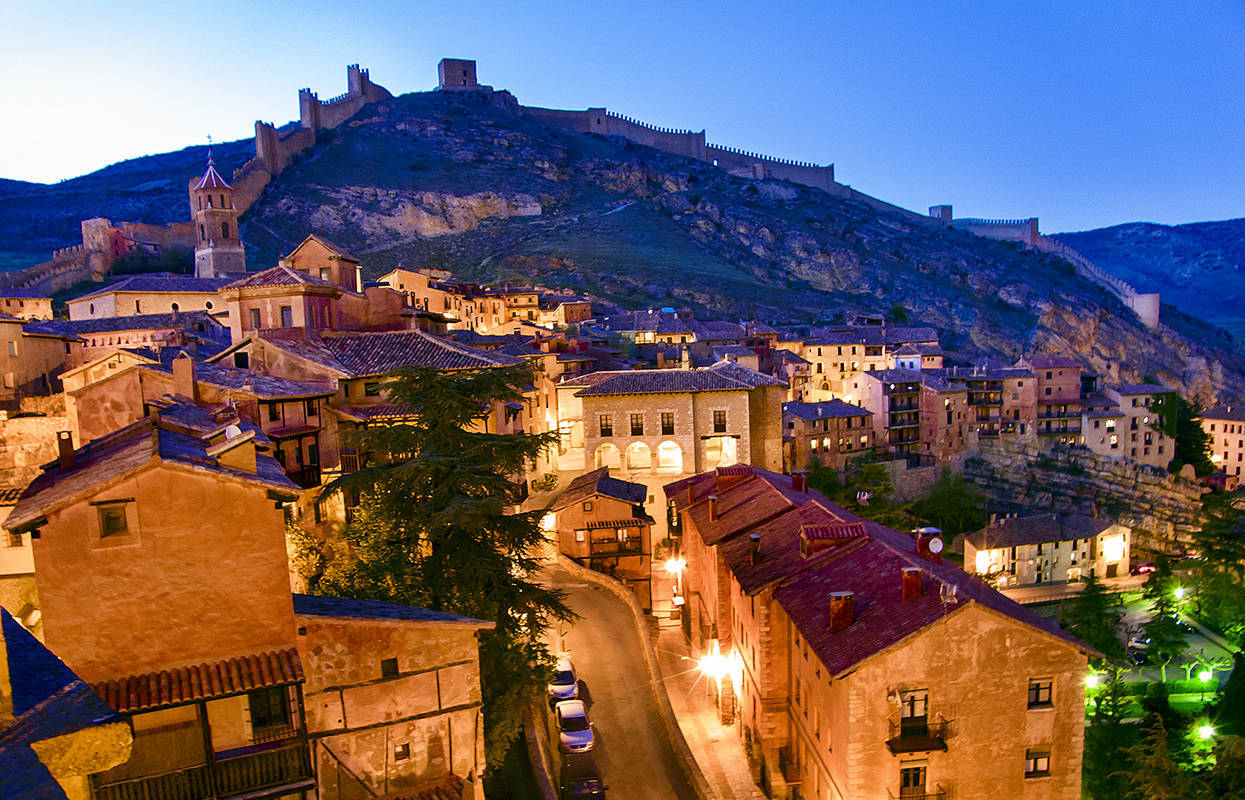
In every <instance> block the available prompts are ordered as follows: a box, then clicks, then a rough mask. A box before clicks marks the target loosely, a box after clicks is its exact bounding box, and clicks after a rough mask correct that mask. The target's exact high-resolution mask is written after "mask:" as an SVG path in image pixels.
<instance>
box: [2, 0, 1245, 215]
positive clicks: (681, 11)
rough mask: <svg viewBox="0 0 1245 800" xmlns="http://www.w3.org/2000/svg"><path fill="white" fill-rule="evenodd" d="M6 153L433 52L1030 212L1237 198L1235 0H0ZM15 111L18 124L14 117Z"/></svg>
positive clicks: (204, 123) (571, 97)
mask: <svg viewBox="0 0 1245 800" xmlns="http://www.w3.org/2000/svg"><path fill="white" fill-rule="evenodd" d="M3 17H4V24H3V25H0V52H4V53H5V59H4V64H3V66H0V85H3V86H4V87H5V90H4V92H3V95H0V97H2V98H3V99H2V100H0V108H3V111H4V117H5V120H6V123H7V124H6V125H5V126H4V127H3V133H0V177H4V178H20V179H24V180H35V181H54V180H59V179H62V178H66V177H73V176H75V175H79V174H82V173H85V172H89V171H92V170H94V169H98V168H100V167H102V166H104V165H106V164H109V163H111V162H114V161H118V160H121V159H123V158H129V157H133V156H139V155H143V154H147V153H158V152H164V151H167V150H175V149H179V148H181V147H184V146H186V145H188V144H194V143H198V142H202V141H203V140H204V138H205V137H206V136H207V135H208V134H211V135H212V136H213V137H215V138H216V139H218V140H223V139H237V138H243V137H248V136H250V135H251V133H252V130H253V123H254V120H255V119H257V118H258V119H265V120H268V121H274V122H277V123H282V122H286V121H288V120H290V119H293V118H296V117H297V115H298V103H297V90H298V88H299V87H301V86H310V87H311V88H312V89H314V90H316V91H317V92H319V94H320V96H321V97H322V98H328V97H331V96H333V95H336V94H339V93H341V92H343V91H345V88H346V87H345V65H346V64H348V63H353V62H359V63H361V64H363V65H364V66H367V67H370V68H371V73H372V78H373V80H375V81H376V82H378V83H380V84H381V85H383V86H385V87H387V88H388V89H390V90H391V91H393V92H395V93H401V92H407V91H414V90H421V89H428V88H431V87H432V86H433V85H434V83H435V80H436V62H437V60H438V59H439V58H441V57H442V56H452V57H463V58H475V59H477V61H478V62H479V73H480V80H481V81H482V82H484V83H489V84H492V85H493V86H496V87H498V88H507V89H509V90H510V91H512V92H514V94H515V95H516V96H518V98H519V101H520V102H522V103H525V104H529V105H544V106H552V107H560V108H585V107H587V106H589V105H595V106H599V105H604V106H607V107H609V108H611V109H612V110H616V111H618V112H620V113H624V114H627V115H629V116H633V117H637V118H639V119H643V120H646V121H649V122H651V123H653V124H656V125H664V126H670V127H685V128H693V129H700V128H705V129H707V131H708V136H709V140H710V141H711V142H714V143H718V144H726V145H730V146H734V147H741V148H745V149H748V150H755V151H760V152H765V153H770V154H773V155H777V156H784V157H789V158H800V159H806V160H811V161H817V162H820V163H825V162H831V161H833V162H835V164H836V171H837V177H838V179H839V180H840V181H842V182H844V183H849V184H851V185H853V186H855V187H857V188H859V189H861V190H863V191H866V192H869V193H870V194H874V195H876V196H879V197H882V198H884V199H886V200H889V201H892V202H895V203H898V204H900V205H904V206H907V207H909V208H914V209H918V210H924V209H925V208H926V207H927V206H929V205H931V204H934V203H944V202H949V203H954V204H955V208H956V214H957V215H959V216H987V217H1021V216H1030V215H1036V216H1039V217H1041V219H1042V229H1043V230H1044V231H1047V232H1055V231H1066V230H1079V229H1084V228H1092V227H1099V226H1103V225H1111V224H1115V223H1119V222H1126V221H1133V220H1147V221H1153V222H1163V223H1169V224H1174V223H1180V222H1190V221H1196V220H1207V219H1224V218H1229V217H1239V216H1245V80H1243V79H1242V77H1243V76H1245V0H1200V1H1199V2H1181V0H1166V2H1150V0H1126V1H1123V2H1116V0H1094V2H1084V0H1050V2H1041V1H1040V0H1039V2H1036V3H1024V4H1021V3H1013V2H998V1H997V0H995V2H960V1H959V0H941V2H929V0H919V1H918V0H908V1H905V2H900V1H899V0H896V1H895V2H867V1H866V2H860V1H859V0H819V1H810V2H806V3H789V2H753V3H748V2H742V1H741V0H722V2H717V3H708V2H695V3H693V2H683V3H678V2H669V0H667V2H650V0H608V1H602V0H597V1H596V2H560V3H535V2H533V3H513V2H512V3H492V2H485V1H484V0H478V1H473V2H467V3H445V2H437V3H420V2H406V3H403V2H400V1H399V0H375V1H373V2H341V1H340V0H337V2H324V1H323V0H283V1H282V2H271V3H266V2H260V1H259V0H257V1H256V2H243V1H241V0H218V1H217V2H201V3H177V4H173V3H169V2H167V0H164V1H163V2H142V1H141V0H115V2H110V3H102V2H93V3H87V2H83V3H69V2H56V1H55V0H48V1H47V2H43V3H22V4H20V5H19V4H16V3H14V4H10V5H9V7H8V8H7V9H6V11H5V12H4V15H3ZM18 120H21V121H23V124H15V121H18Z"/></svg>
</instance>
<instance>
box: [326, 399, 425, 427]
mask: <svg viewBox="0 0 1245 800" xmlns="http://www.w3.org/2000/svg"><path fill="white" fill-rule="evenodd" d="M331 410H332V411H335V412H337V414H338V416H341V417H345V418H347V419H352V420H354V421H356V422H369V421H371V420H374V419H406V418H408V417H411V416H414V414H415V412H414V411H412V410H411V409H410V407H409V406H405V405H401V404H398V403H381V404H379V405H374V406H342V407H340V408H333V409H331Z"/></svg>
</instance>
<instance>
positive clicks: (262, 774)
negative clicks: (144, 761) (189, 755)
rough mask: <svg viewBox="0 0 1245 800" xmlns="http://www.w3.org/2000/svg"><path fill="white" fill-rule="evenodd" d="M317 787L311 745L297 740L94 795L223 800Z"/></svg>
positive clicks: (118, 799)
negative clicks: (308, 745) (261, 793)
mask: <svg viewBox="0 0 1245 800" xmlns="http://www.w3.org/2000/svg"><path fill="white" fill-rule="evenodd" d="M314 784H315V780H314V773H313V772H312V770H311V755H310V752H309V751H308V748H307V743H306V742H304V741H299V742H297V743H295V744H292V745H287V746H285V747H280V748H277V749H271V750H264V751H262V752H258V753H251V754H249V755H244V756H239V757H237V758H230V759H225V760H223V761H217V762H216V763H214V764H204V765H203V766H200V767H190V768H189V769H184V770H181V771H178V772H170V773H166V774H164V775H152V776H148V777H144V778H132V779H130V780H125V781H118V782H116V783H110V784H106V785H102V786H95V787H94V790H93V793H92V794H93V796H94V797H95V799H96V800H224V798H230V797H243V796H246V795H249V794H252V793H255V792H260V791H263V790H266V789H276V788H279V787H290V789H291V791H294V790H297V789H298V788H306V787H309V786H313V785H314Z"/></svg>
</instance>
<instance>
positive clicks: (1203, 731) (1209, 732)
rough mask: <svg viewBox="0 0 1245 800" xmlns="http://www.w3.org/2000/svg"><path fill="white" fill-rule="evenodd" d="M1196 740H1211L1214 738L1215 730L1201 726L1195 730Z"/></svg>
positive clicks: (1207, 726) (1208, 726)
mask: <svg viewBox="0 0 1245 800" xmlns="http://www.w3.org/2000/svg"><path fill="white" fill-rule="evenodd" d="M1197 735H1198V738H1201V739H1213V738H1215V729H1214V728H1213V727H1211V726H1210V725H1203V726H1202V727H1200V728H1198V729H1197Z"/></svg>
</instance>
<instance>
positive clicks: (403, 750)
mask: <svg viewBox="0 0 1245 800" xmlns="http://www.w3.org/2000/svg"><path fill="white" fill-rule="evenodd" d="M410 757H411V745H410V744H409V743H407V742H403V743H402V744H395V745H394V746H393V760H394V761H406V760H407V759H408V758H410Z"/></svg>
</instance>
